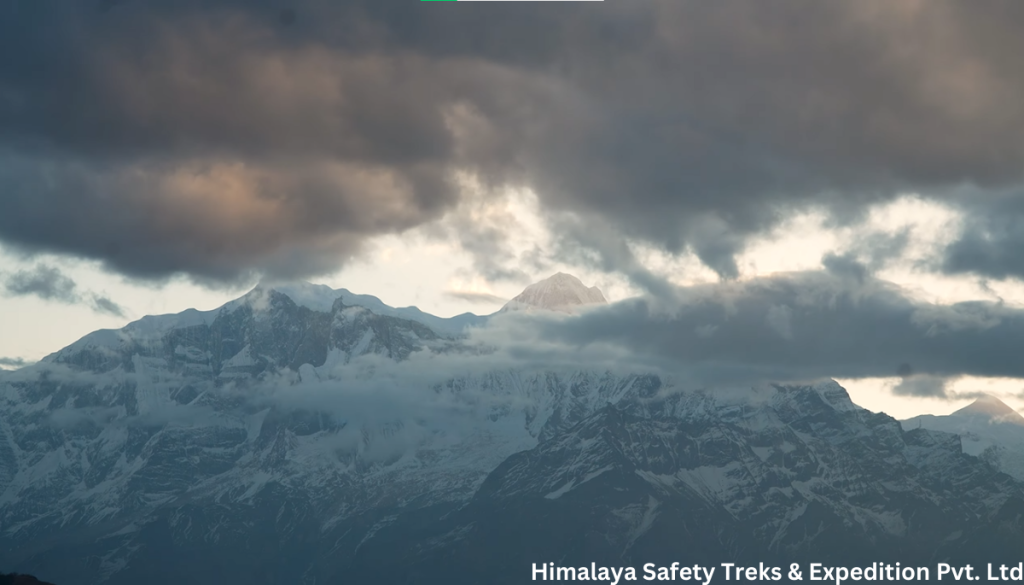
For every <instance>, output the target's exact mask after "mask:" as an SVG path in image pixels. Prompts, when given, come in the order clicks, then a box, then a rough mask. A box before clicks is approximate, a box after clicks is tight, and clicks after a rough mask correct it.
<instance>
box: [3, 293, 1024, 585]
mask: <svg viewBox="0 0 1024 585" xmlns="http://www.w3.org/2000/svg"><path fill="white" fill-rule="evenodd" d="M604 302H605V299H604V296H603V295H602V294H601V293H600V291H597V289H595V288H588V287H586V286H585V285H584V284H583V283H581V282H580V281H579V280H578V279H575V278H574V277H571V276H569V275H561V274H560V275H555V276H554V277H552V278H550V279H548V280H546V281H543V282H541V283H538V284H536V285H532V286H531V287H528V288H527V289H526V290H525V291H524V292H523V294H522V295H519V296H518V297H516V299H513V301H510V303H509V305H507V306H506V307H505V308H504V309H503V310H502V311H500V312H499V314H496V315H493V316H486V317H481V316H476V315H471V314H465V315H460V316H458V317H454V318H450V319H443V318H438V317H435V316H432V315H429V314H426V313H423V312H421V311H419V310H418V309H414V308H405V309H395V308H391V307H388V306H386V305H385V304H384V303H382V302H380V301H379V300H378V299H376V298H374V297H368V296H363V295H355V294H352V293H350V292H348V291H346V290H343V289H342V290H333V289H330V288H329V287H325V286H316V285H306V284H298V285H296V284H288V285H272V284H262V285H260V286H258V287H257V288H255V289H254V290H253V291H251V292H249V293H248V294H246V295H245V296H243V297H241V298H239V299H237V300H235V301H232V302H230V303H228V304H226V305H225V306H223V307H221V308H220V309H218V310H215V311H209V312H201V311H194V310H190V311H185V312H183V313H180V314H177V315H165V316H156V317H146V318H143V319H141V320H139V321H136V322H134V323H131V324H129V325H128V326H126V327H124V328H123V329H120V330H116V331H98V332H95V333H92V334H90V335H87V336H86V337H84V338H82V339H81V340H79V341H77V342H75V343H73V344H72V345H70V346H68V347H66V348H64V349H62V350H60V351H58V352H56V353H54V354H52V355H50V356H47V357H46V358H44V359H43V360H42V361H41V362H40V363H38V364H35V365H33V366H29V367H26V368H22V369H20V370H17V371H13V372H4V373H0V569H3V570H7V571H11V570H16V571H19V572H24V573H31V574H34V575H37V576H38V577H39V578H41V579H45V580H46V581H52V582H55V583H59V584H61V585H76V584H83V585H84V584H93V583H109V584H129V583H153V584H157V585H160V584H165V583H167V584H169V583H180V582H185V581H187V582H190V583H219V584H223V583H228V584H235V583H237V584H243V583H245V584H250V583H268V584H270V583H275V584H276V583H296V584H324V583H348V582H374V583H385V584H390V583H422V584H433V583H445V584H460V583H465V584H467V585H468V584H471V583H472V584H476V583H485V582H486V583H522V582H525V581H528V580H530V577H531V567H532V566H533V565H534V564H541V563H549V562H551V563H556V564H558V565H567V566H584V565H587V566H589V565H590V564H591V563H592V562H596V563H598V564H601V565H630V566H636V567H639V566H641V565H643V564H645V563H665V564H668V563H672V562H674V561H679V562H682V563H684V564H687V563H689V564H694V563H700V564H704V565H709V564H716V563H720V562H735V563H739V564H754V565H756V564H757V563H759V562H765V563H776V564H778V565H779V566H785V565H788V563H791V562H802V561H808V560H812V561H814V562H821V563H833V564H841V565H848V566H849V565H854V564H857V563H862V564H868V563H871V562H902V563H904V564H909V563H919V564H932V563H935V562H961V563H962V562H975V563H986V562H1014V563H1015V562H1017V561H1018V560H1019V555H1020V550H1021V544H1022V543H1024V482H1022V478H1021V476H1020V474H1019V473H1018V471H1019V470H1018V468H1017V467H1015V465H1016V463H1015V461H1017V460H1015V459H1014V458H1013V456H1012V455H1013V453H1014V451H1013V450H1014V449H1015V447H1014V446H1013V445H1015V444H1012V443H1009V442H1007V441H1009V440H1010V439H1007V438H1006V437H1010V436H1011V435H1012V433H1011V432H1010V431H1007V433H1003V431H1004V430H1005V429H1018V428H1024V426H1021V427H1018V425H1019V423H1018V422H1017V420H1016V419H1015V418H1014V417H1013V416H1012V415H1011V414H1010V413H1008V412H1006V410H1007V409H1005V408H1003V407H1000V406H999V405H998V404H996V403H995V402H993V401H992V400H988V399H986V400H983V401H981V402H979V403H976V405H974V406H973V407H969V408H968V409H966V411H961V412H960V413H957V414H955V415H953V416H951V417H948V418H941V417H930V418H929V417H919V418H918V419H911V420H909V421H904V422H902V423H901V422H900V421H897V420H895V419H893V418H892V417H889V416H887V415H885V414H881V413H874V412H870V411H868V410H865V409H863V408H861V407H859V406H857V405H855V404H854V403H853V402H852V401H851V400H850V397H849V395H848V393H847V392H846V391H845V390H844V389H843V388H842V387H841V386H840V385H839V384H837V383H836V382H834V381H831V380H823V381H818V382H814V383H806V384H770V383H765V384H761V385H755V386H753V387H736V388H733V387H721V388H703V387H701V388H694V387H687V386H686V385H685V384H682V383H679V382H677V381H676V380H675V379H674V378H673V377H672V376H670V375H666V374H664V373H661V372H649V371H633V372H623V371H618V370H612V369H609V368H605V367H603V365H602V364H598V363H594V364H589V365H588V366H587V367H580V366H579V364H572V365H566V366H565V367H549V366H545V367H531V366H530V365H529V364H526V363H517V364H514V365H510V364H509V363H506V362H500V361H495V360H493V359H490V358H489V356H490V355H491V353H489V352H491V349H490V348H491V347H492V346H493V344H494V343H495V341H494V339H493V337H488V336H487V335H483V336H482V337H481V334H482V333H487V332H488V331H491V329H490V327H491V322H492V321H494V322H497V321H498V320H501V319H505V320H508V319H513V320H515V319H530V318H534V317H536V315H537V314H538V313H541V314H543V313H546V312H551V313H552V314H555V317H553V318H562V319H572V318H573V316H572V314H573V313H575V312H578V311H580V310H600V305H601V304H603V303H604ZM524 309H525V311H524ZM481 339H483V342H481ZM1000 404H1001V403H1000ZM1004 407H1005V405H1004ZM1011 412H1012V411H1011ZM1018 416H1019V415H1018ZM993 421H995V422H993ZM986 425H987V426H986ZM1003 425H1009V426H1003ZM982 431H985V433H988V434H985V433H983V432H982ZM989 431H991V432H989ZM1014 432H1015V431H1014ZM970 433H975V435H976V436H977V437H978V439H977V440H975V439H974V438H972V437H974V436H975V435H971V434H970ZM1013 436H1019V435H1013ZM975 443H977V445H975ZM1017 453H1019V451H1017Z"/></svg>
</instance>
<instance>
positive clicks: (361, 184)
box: [0, 0, 1024, 414]
mask: <svg viewBox="0 0 1024 585" xmlns="http://www.w3.org/2000/svg"><path fill="white" fill-rule="evenodd" d="M1022 27H1024V4H1022V3H1020V2H1018V1H1016V0H992V1H990V2H985V3H984V4H977V3H965V2H953V1H949V2H947V1H942V0H927V1H925V0H920V1H919V0H901V1H899V2H893V1H892V0H881V1H871V0H862V1H858V2H843V3H839V2H834V3H806V2H797V1H793V2H787V1H782V0H780V1H776V2H770V3H768V2H756V1H750V2H743V1H738V0H737V1H731V2H719V3H711V2H703V1H702V2H688V1H685V0H665V1H657V0H650V1H647V0H645V1H643V2H625V1H616V0H609V1H606V2H603V3H585V4H583V3H549V4H540V3H496V4H487V3H472V4H462V5H458V4H455V5H439V4H436V3H420V2H414V1H402V2H397V1H390V0H383V1H382V0H365V1H362V0H347V1H345V2H337V1H327V0H294V1H293V0H277V1H275V2H270V1H268V0H254V1H253V0H250V1H246V2H241V1H239V0H204V1H202V2H199V1H197V0H175V1H171V0H149V1H146V2H143V1H141V0H89V1H81V0H48V1H46V2H37V1H29V0H7V1H6V2H3V3H2V4H0V366H6V367H16V366H17V365H19V364H21V363H24V362H30V361H33V360H36V359H39V358H40V357H42V356H43V355H46V354H47V353H50V352H51V351H54V350H56V349H58V348H60V347H62V346H64V345H66V344H68V343H70V342H71V341H73V340H75V339H77V338H78V337H80V336H81V335H83V334H85V333H87V332H89V331H92V330H94V329H97V328H101V327H120V326H122V325H124V324H125V323H127V322H129V321H130V320H133V319H136V318H138V317H141V316H142V315H145V314H151V313H166V312H177V311H180V310H183V309H185V308H188V307H198V308H202V309H210V308H214V307H216V306H218V305H220V304H222V303H223V302H225V301H226V300H229V299H231V298H234V297H236V296H239V295H240V294H242V293H243V292H244V291H245V290H247V288H248V287H251V286H252V285H253V284H254V283H255V282H257V281H258V280H259V279H261V278H273V279H280V278H284V279H306V280H310V281H312V282H322V283H326V284H330V285H332V286H336V287H345V288H348V289H350V290H352V291H354V292H360V293H369V294H374V295H377V296H379V297H380V298H381V299H383V300H384V301H385V302H387V303H389V304H392V305H396V306H406V305H417V306H419V307H420V308H421V309H423V310H426V311H429V312H433V313H435V314H439V315H445V316H447V315H454V314H457V313H461V312H465V311H472V312H475V313H489V312H492V311H494V310H496V309H497V308H499V307H500V306H501V305H502V303H503V302H504V301H505V300H507V299H508V298H511V297H512V296H514V295H515V294H517V293H518V292H519V291H520V290H522V288H523V287H524V286H525V285H527V284H529V283H530V282H533V281H535V280H538V279H540V278H543V277H546V276H549V275H550V274H552V273H554V272H557V271H560V270H561V271H565V272H569V273H572V274H575V275H577V276H579V277H580V278H581V279H583V280H584V282H586V283H587V284H588V285H595V284H596V285H597V286H599V287H600V288H601V289H602V290H603V291H604V293H605V296H606V297H608V298H609V299H610V300H613V301H621V300H626V299H629V298H633V297H641V298H643V299H646V300H645V301H644V307H646V308H645V309H644V311H642V312H641V313H642V314H641V313H637V312H636V311H633V309H630V307H634V308H635V305H632V304H629V303H628V302H627V303H625V304H623V305H622V306H621V307H619V308H617V309H615V310H613V311H609V312H607V313H606V314H605V315H604V319H605V321H601V320H599V319H597V318H596V317H595V318H593V319H590V320H589V321H587V322H586V323H585V324H584V323H583V322H582V321H581V322H580V323H581V324H580V326H579V327H576V328H574V329H572V330H563V331H558V332H552V333H551V335H552V336H554V337H559V336H562V337H564V338H565V339H566V342H567V343H575V344H579V343H589V342H591V341H594V340H611V341H617V342H619V343H622V344H626V345H629V346H630V347H632V348H633V349H636V348H638V347H645V346H647V345H650V347H649V348H648V349H649V351H651V352H653V353H659V355H665V356H667V357H670V358H673V359H680V360H682V361H686V360H691V361H694V360H696V361H694V362H693V363H695V364H696V365H697V366H700V367H702V368H705V369H707V368H710V366H709V364H713V365H714V368H712V369H714V370H715V372H717V374H716V375H721V376H724V377H725V378H729V377H730V376H731V375H732V373H734V372H747V373H749V372H759V373H760V374H759V375H761V374H763V375H765V376H771V375H787V376H788V375H793V376H801V375H807V376H810V375H812V374H813V375H830V376H835V377H837V378H839V379H840V380H841V381H842V382H843V383H844V384H846V385H847V387H848V388H850V390H851V393H853V395H854V398H855V400H857V401H858V402H860V403H861V404H864V405H867V406H869V407H872V408H875V409H879V408H885V409H887V410H889V411H890V412H894V413H905V414H912V413H916V412H948V411H950V410H952V409H953V408H955V407H956V406H958V405H961V404H963V403H964V401H965V400H967V399H968V397H969V396H970V394H971V393H973V392H977V391H979V390H984V391H992V392H995V393H997V394H999V395H1000V396H1001V397H1003V398H1005V399H1006V400H1007V401H1008V402H1010V403H1011V404H1013V405H1014V406H1017V407H1020V406H1024V401H1022V400H1021V398H1022V392H1024V380H1021V379H1020V378H1021V377H1024V371H1021V370H1020V366H1018V363H1017V362H1018V361H1019V360H1020V358H1019V348H1020V346H1019V345H1016V343H1017V342H1018V341H1021V340H1024V318H1022V317H1021V315H1022V313H1018V311H1022V310H1024V308H1022V307H1024V286H1022V281H1021V278H1022V276H1024V254H1022V253H1021V251H1022V250H1024V194H1022V191H1021V189H1022V187H1024V133H1022V132H1021V131H1020V129H1021V128H1024V68H1021V67H1020V64H1019V56H1020V55H1021V54H1024V35H1022V34H1020V31H1021V30H1022ZM783 273H785V274H783ZM808 291H812V292H811V293H809V292H808ZM822 291H825V292H822ZM819 293H820V294H824V295H826V296H825V297H821V298H818V297H816V296H815V295H818V294H819ZM826 293H827V294H826ZM810 297H813V298H814V299H817V300H814V301H813V302H809V301H808V300H807V299H808V298H810ZM826 297H827V298H826ZM695 299H697V300H695ZM701 299H715V303H712V304H711V305H709V304H708V303H707V302H705V301H704V300H701ZM722 299H731V300H730V302H733V301H735V303H736V307H738V308H735V309H729V308H728V307H725V305H727V304H728V303H726V302H725V301H723V300H722ZM822 299H824V300H822ZM836 299H839V300H838V301H836ZM712 305H713V306H712ZM723 307H725V308H723ZM837 307H838V308H837ZM733 310H735V311H736V312H735V313H734V312H730V311H733ZM630 311H633V312H632V313H631V312H630ZM655 317H656V318H657V319H661V321H656V319H655ZM661 322H664V323H668V324H669V325H668V326H667V327H668V328H667V329H665V328H660V327H658V326H655V325H656V323H661ZM652 323H654V324H655V325H652ZM584 325H585V326H584ZM766 327H767V329H765V328H766ZM684 330H685V331H686V332H688V333H687V335H689V334H690V333H694V335H693V336H689V337H685V338H683V337H679V336H678V335H677V333H678V332H679V331H684ZM773 336H774V337H773ZM837 339H841V340H842V343H837V342H836V341H835V340H837ZM651 340H656V341H657V342H659V343H661V345H657V344H656V343H654V342H653V341H651ZM666 345H667V346H669V347H668V348H666ZM673 348H675V349H673ZM680 348H686V351H685V352H684V353H685V355H682V354H680V353H679V351H681V350H680ZM822 348H826V349H822ZM883 348H884V349H883ZM674 351H675V352H676V353H673V352H674ZM830 352H831V353H830ZM693 356H703V357H699V358H695V357H693ZM701 360H703V361H701ZM697 362H699V363H697ZM769 366H770V367H769ZM702 371H703V370H702Z"/></svg>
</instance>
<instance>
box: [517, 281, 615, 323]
mask: <svg viewBox="0 0 1024 585" xmlns="http://www.w3.org/2000/svg"><path fill="white" fill-rule="evenodd" d="M607 303H608V301H606V300H605V298H604V295H603V294H601V291H600V290H598V288H597V287H596V286H592V287H589V288H588V287H587V286H586V285H584V284H583V283H582V282H581V281H580V279H578V278H576V277H575V276H572V275H571V274H565V273H562V272H559V273H558V274H555V275H554V276H551V277H548V278H546V279H544V280H542V281H540V282H536V283H534V284H531V285H530V286H528V287H526V289H525V290H523V292H521V293H520V294H519V295H518V296H517V297H515V298H514V299H512V300H511V301H509V302H508V303H506V304H505V306H504V307H502V310H503V311H516V310H531V309H534V310H535V309H542V310H548V311H560V312H563V313H571V312H573V311H574V310H576V309H579V308H580V307H584V306H587V305H604V304H607Z"/></svg>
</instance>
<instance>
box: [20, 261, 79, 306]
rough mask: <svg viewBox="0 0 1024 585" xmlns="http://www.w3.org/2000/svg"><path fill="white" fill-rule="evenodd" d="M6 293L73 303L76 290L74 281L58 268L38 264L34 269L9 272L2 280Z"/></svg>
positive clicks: (76, 299)
mask: <svg viewBox="0 0 1024 585" xmlns="http://www.w3.org/2000/svg"><path fill="white" fill-rule="evenodd" d="M4 288H5V289H6V291H7V294H9V295H12V296H24V295H31V296H37V297H39V298H41V299H45V300H48V301H51V300H52V301H61V302H64V303H75V302H77V301H78V292H77V291H76V290H75V289H76V288H77V286H76V285H75V281H73V280H71V279H70V278H68V277H67V276H65V275H64V274H63V273H62V272H61V271H60V270H59V269H57V268H54V267H53V266H47V265H45V264H39V265H37V266H36V267H35V269H34V270H32V271H29V270H19V271H18V272H15V273H14V274H10V275H8V276H7V278H6V282H4Z"/></svg>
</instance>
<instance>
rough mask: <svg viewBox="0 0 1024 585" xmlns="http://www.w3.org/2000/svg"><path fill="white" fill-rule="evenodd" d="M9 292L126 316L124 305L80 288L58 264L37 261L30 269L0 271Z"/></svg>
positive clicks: (11, 294)
mask: <svg viewBox="0 0 1024 585" xmlns="http://www.w3.org/2000/svg"><path fill="white" fill-rule="evenodd" d="M0 279H2V283H3V288H4V292H5V293H6V294H7V295H8V296H35V297H39V298H41V299H43V300H47V301H56V302H60V303H65V304H69V305H73V304H79V303H84V304H86V305H88V306H89V307H90V308H91V309H92V310H93V311H96V312H97V313H106V314H108V315H113V316H115V317H125V316H126V314H125V312H124V309H123V308H122V307H121V306H120V305H118V304H117V303H115V302H114V301H112V300H110V299H109V298H107V297H105V296H102V295H98V294H95V293H91V292H82V291H80V289H79V287H78V284H77V283H76V282H75V281H74V280H72V279H71V277H69V276H67V275H66V274H64V273H63V272H61V270H60V269H59V268H56V267H53V266H48V265H46V264H37V265H36V266H35V267H34V268H32V269H31V270H19V271H17V272H13V273H9V274H4V273H0Z"/></svg>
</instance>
